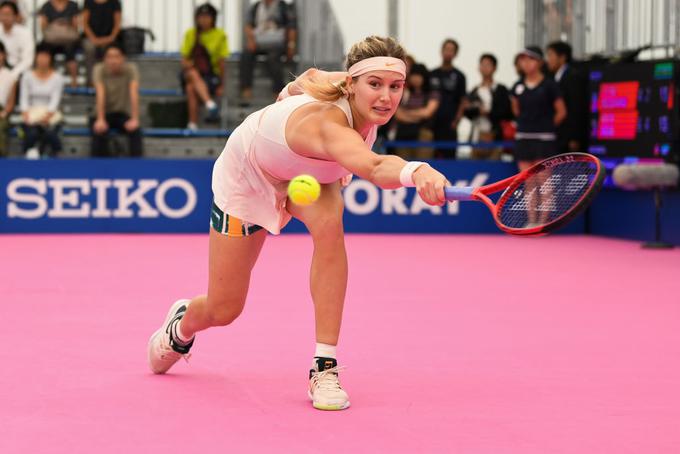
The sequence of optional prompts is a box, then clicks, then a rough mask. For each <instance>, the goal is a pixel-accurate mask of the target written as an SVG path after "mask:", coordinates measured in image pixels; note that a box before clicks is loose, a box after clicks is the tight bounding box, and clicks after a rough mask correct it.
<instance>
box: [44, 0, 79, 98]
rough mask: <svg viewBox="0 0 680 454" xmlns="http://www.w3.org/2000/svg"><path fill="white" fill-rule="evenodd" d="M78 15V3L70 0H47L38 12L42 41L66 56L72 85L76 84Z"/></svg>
mask: <svg viewBox="0 0 680 454" xmlns="http://www.w3.org/2000/svg"><path fill="white" fill-rule="evenodd" d="M79 15H80V10H79V8H78V4H77V3H76V2H74V1H72V0H49V1H48V2H46V3H45V4H44V5H43V6H42V8H40V12H39V13H38V17H39V18H40V29H41V30H42V33H43V37H44V42H45V43H47V44H49V45H50V46H52V49H53V51H54V52H56V53H61V54H64V56H65V57H66V69H67V70H68V73H69V75H70V76H71V86H72V87H75V86H77V85H78V63H77V62H76V52H77V51H78V47H79V45H80V33H79V32H78V16H79Z"/></svg>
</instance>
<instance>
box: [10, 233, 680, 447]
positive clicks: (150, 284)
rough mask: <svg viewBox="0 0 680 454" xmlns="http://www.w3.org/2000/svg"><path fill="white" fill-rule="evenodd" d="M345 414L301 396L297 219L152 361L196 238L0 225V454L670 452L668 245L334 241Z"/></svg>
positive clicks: (675, 341)
mask: <svg viewBox="0 0 680 454" xmlns="http://www.w3.org/2000/svg"><path fill="white" fill-rule="evenodd" d="M347 243H348V253H349V258H350V267H351V269H350V284H349V291H348V297H347V304H346V310H345V321H344V326H343V336H342V339H341V344H340V351H339V353H340V362H341V363H342V364H344V365H346V366H347V369H346V370H345V371H343V372H342V374H341V378H342V382H343V385H344V387H345V388H346V389H347V390H348V392H349V393H350V396H351V400H352V407H351V408H350V409H348V410H347V411H344V412H321V411H317V410H314V409H313V408H312V407H311V405H310V403H309V402H308V400H307V397H306V386H307V373H308V370H309V366H310V363H311V355H312V353H313V342H314V333H313V314H312V303H311V301H310V298H309V295H308V290H307V274H308V272H307V270H308V267H309V261H310V260H309V257H310V254H311V249H312V248H311V242H310V239H309V238H308V237H307V236H302V235H287V236H286V235H284V236H281V237H277V238H274V237H272V238H269V239H268V242H267V244H265V249H264V251H263V254H262V256H261V258H260V262H259V263H258V265H257V267H256V269H255V273H254V277H253V282H252V288H251V293H250V297H249V302H248V304H247V306H246V310H245V312H244V314H243V315H242V317H241V318H240V319H239V320H237V321H236V322H235V323H234V324H233V325H232V326H229V327H226V328H222V329H214V330H211V331H208V332H205V333H201V334H200V335H199V336H198V338H197V341H196V344H195V346H194V349H193V352H192V353H193V356H192V358H191V359H190V361H189V364H186V363H184V362H183V361H182V362H180V363H178V364H177V365H176V366H175V368H174V369H172V370H171V373H169V374H168V375H165V376H154V375H152V374H151V373H150V372H149V371H148V368H147V364H146V342H147V339H148V336H149V335H150V334H151V333H152V332H153V331H154V330H155V329H156V328H157V327H158V326H159V325H160V323H161V322H162V320H163V318H164V316H165V313H166V311H167V309H168V307H169V306H170V304H171V303H172V302H173V301H174V300H175V299H177V298H180V297H187V296H192V295H194V294H197V293H201V292H203V291H204V289H205V286H206V276H207V268H206V266H207V236H205V235H82V236H80V235H44V236H43V235H31V236H28V235H26V236H23V235H11V236H0V251H2V252H1V257H2V259H1V260H0V276H1V277H0V290H1V291H2V295H3V299H4V305H3V310H2V330H1V333H2V339H3V347H2V348H1V349H0V360H1V361H0V363H1V364H2V371H3V373H2V374H0V433H1V434H2V436H0V452H1V453H151V452H154V453H155V452H173V453H217V452H234V453H242V452H282V453H289V452H290V453H316V452H323V453H334V452H342V453H363V452H381V453H382V452H387V453H396V452H399V453H401V452H405V453H419V452H426V453H430V452H431V453H523V454H527V453H678V452H680V251H679V250H675V251H647V250H642V249H640V247H639V244H638V243H635V242H627V241H619V240H611V239H604V238H587V237H572V236H552V237H545V238H538V239H523V238H512V237H508V236H501V235H495V236H462V235H461V236H396V235H395V236H362V235H359V236H349V237H348V239H347Z"/></svg>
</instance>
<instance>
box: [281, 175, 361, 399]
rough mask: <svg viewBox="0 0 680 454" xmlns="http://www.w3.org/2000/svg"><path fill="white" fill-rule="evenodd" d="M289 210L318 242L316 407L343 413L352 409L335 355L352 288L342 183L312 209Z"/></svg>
mask: <svg viewBox="0 0 680 454" xmlns="http://www.w3.org/2000/svg"><path fill="white" fill-rule="evenodd" d="M288 206H289V211H290V213H291V214H292V215H293V216H295V217H296V218H298V219H299V220H301V221H302V222H303V223H304V224H305V225H306V226H307V229H308V230H309V232H310V234H311V236H312V241H313V242H314V254H313V256H312V266H311V272H310V287H311V293H312V300H313V301H314V317H315V322H316V342H317V348H316V352H315V355H314V356H315V358H314V363H313V365H312V369H311V370H310V377H309V378H310V390H309V392H310V397H311V398H312V401H313V403H314V406H315V407H316V408H319V409H323V410H342V409H344V408H347V407H349V397H348V396H347V393H346V392H345V391H344V390H343V389H342V388H341V387H340V383H339V381H338V374H337V359H336V355H335V347H336V345H337V343H338V337H339V335H340V325H341V324H342V310H343V306H344V302H345V293H346V290H347V254H346V252H345V237H344V229H343V224H342V212H343V206H344V204H343V199H342V194H341V193H340V183H339V182H336V183H333V184H329V185H323V186H322V189H321V195H320V196H319V199H318V200H317V201H316V202H315V203H313V204H312V205H309V206H306V207H301V206H297V205H294V204H292V203H290V202H289V204H288Z"/></svg>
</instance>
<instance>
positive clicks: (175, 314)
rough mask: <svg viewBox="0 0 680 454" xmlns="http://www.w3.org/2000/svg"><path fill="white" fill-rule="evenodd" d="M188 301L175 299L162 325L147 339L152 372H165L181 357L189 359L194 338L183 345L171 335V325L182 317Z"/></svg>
mask: <svg viewBox="0 0 680 454" xmlns="http://www.w3.org/2000/svg"><path fill="white" fill-rule="evenodd" d="M189 303H190V300H179V301H176V302H175V304H173V305H172V307H170V311H169V312H168V315H167V316H166V317H165V322H163V325H162V326H161V327H160V328H159V329H158V331H156V332H155V333H153V334H152V335H151V338H150V339H149V345H148V354H149V367H150V368H151V370H152V371H153V373H154V374H164V373H166V372H167V371H168V369H170V368H171V367H172V366H173V365H174V364H175V363H176V362H177V361H179V359H180V358H182V357H183V358H184V359H185V360H188V359H189V356H190V354H189V350H190V349H191V346H192V345H193V344H194V339H191V342H189V343H188V344H186V345H184V344H182V343H180V342H177V341H176V340H175V339H174V337H173V326H174V324H175V323H179V321H180V320H181V319H182V317H184V314H185V313H186V311H187V307H189Z"/></svg>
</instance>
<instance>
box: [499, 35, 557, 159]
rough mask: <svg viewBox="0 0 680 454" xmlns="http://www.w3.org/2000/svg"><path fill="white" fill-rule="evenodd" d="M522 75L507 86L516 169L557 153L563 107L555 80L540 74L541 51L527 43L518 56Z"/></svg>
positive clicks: (541, 68) (541, 64)
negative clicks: (514, 129)
mask: <svg viewBox="0 0 680 454" xmlns="http://www.w3.org/2000/svg"><path fill="white" fill-rule="evenodd" d="M518 64H519V66H520V68H521V69H522V72H523V74H524V78H523V79H522V80H520V81H519V82H517V83H516V84H515V85H514V86H513V87H512V90H511V102H512V109H513V113H514V114H515V116H516V117H517V133H516V134H515V150H514V155H515V161H517V165H518V166H519V169H520V170H524V169H527V168H529V167H531V166H532V165H533V164H535V163H536V162H538V161H541V160H543V159H546V158H549V157H550V156H553V155H555V154H557V152H558V151H557V142H556V140H557V126H558V125H559V124H560V123H562V122H563V121H564V119H565V118H566V115H567V110H566V107H565V105H564V101H563V100H562V96H561V95H560V89H559V87H558V86H557V83H556V82H555V81H554V80H552V79H551V78H549V77H546V76H545V75H544V74H543V64H544V63H543V51H542V50H541V48H540V47H535V46H529V47H527V48H526V49H524V50H523V51H522V52H521V53H520V54H519V57H518Z"/></svg>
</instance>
